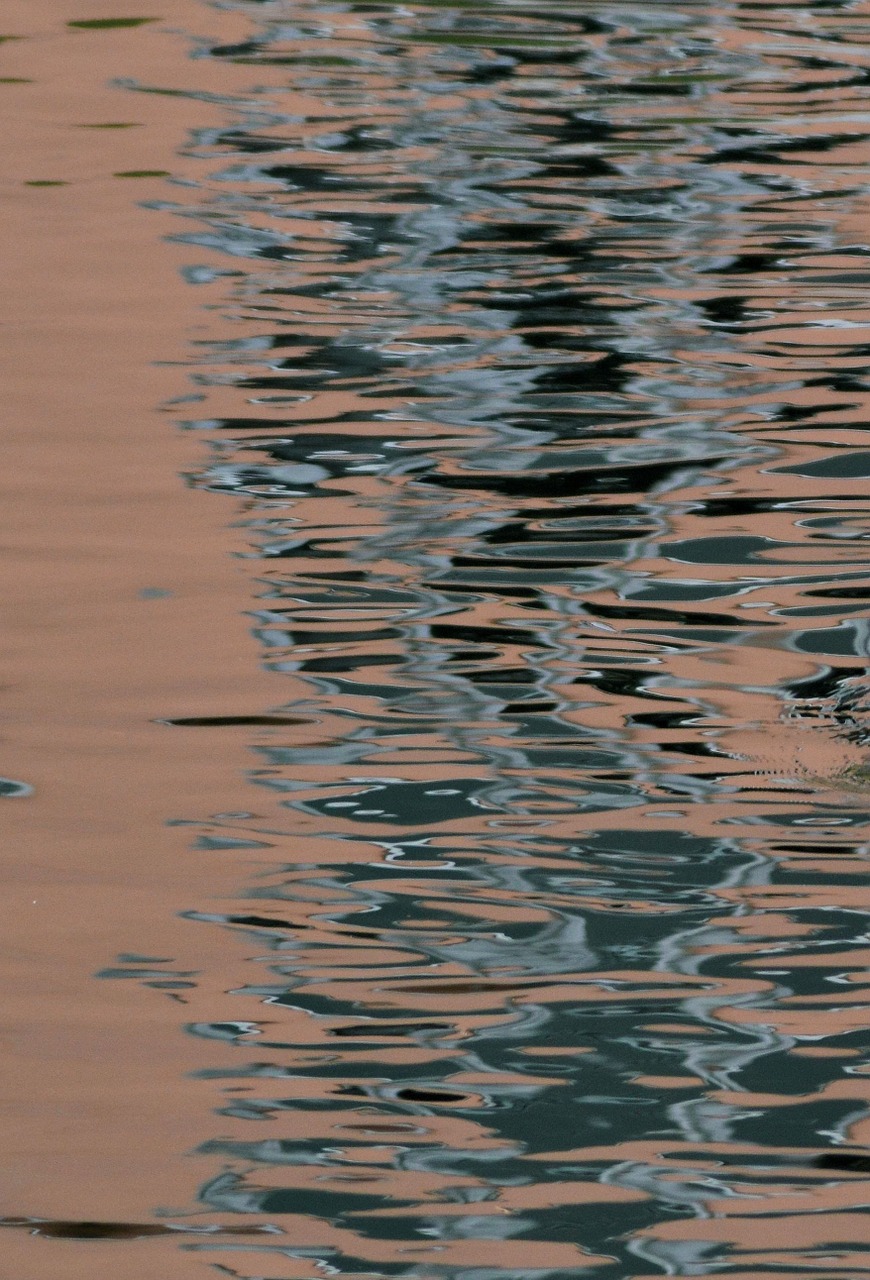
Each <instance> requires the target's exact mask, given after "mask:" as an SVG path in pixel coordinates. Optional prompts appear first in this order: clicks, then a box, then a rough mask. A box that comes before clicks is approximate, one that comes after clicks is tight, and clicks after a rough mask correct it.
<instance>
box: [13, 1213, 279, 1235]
mask: <svg viewBox="0 0 870 1280" xmlns="http://www.w3.org/2000/svg"><path fill="white" fill-rule="evenodd" d="M0 1227H18V1228H19V1229H21V1230H24V1231H30V1232H31V1233H32V1234H33V1235H36V1236H49V1237H51V1238H52V1239H55V1240H139V1239H142V1238H143V1237H144V1236H168V1235H177V1234H178V1233H179V1232H184V1233H189V1234H191V1235H233V1236H242V1235H244V1236H252V1235H262V1234H263V1232H264V1231H269V1230H270V1228H267V1227H260V1226H237V1227H218V1226H207V1227H188V1226H184V1225H183V1224H176V1223H167V1224H166V1225H162V1224H161V1223H157V1222H76V1221H72V1220H70V1221H61V1220H58V1219H42V1218H0ZM271 1230H274V1228H272V1229H271Z"/></svg>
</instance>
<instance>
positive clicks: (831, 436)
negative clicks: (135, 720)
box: [6, 0, 870, 1280]
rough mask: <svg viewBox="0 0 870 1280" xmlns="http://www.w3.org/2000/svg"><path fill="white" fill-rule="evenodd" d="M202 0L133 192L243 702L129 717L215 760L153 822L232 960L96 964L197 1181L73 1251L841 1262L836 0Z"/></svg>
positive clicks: (867, 22)
mask: <svg viewBox="0 0 870 1280" xmlns="http://www.w3.org/2000/svg"><path fill="white" fill-rule="evenodd" d="M217 7H218V8H219V9H220V11H221V12H222V13H224V14H226V13H228V12H229V13H231V14H233V15H236V16H237V17H240V18H244V20H245V24H246V29H247V31H248V35H247V37H246V38H244V39H241V40H240V41H238V42H236V43H231V44H220V43H215V42H213V41H212V42H209V41H207V40H205V39H198V40H196V41H194V43H193V48H192V51H193V55H194V63H193V64H192V65H193V66H194V67H195V66H196V62H197V60H199V61H206V62H208V63H209V64H211V65H213V66H216V67H218V68H221V67H226V68H227V74H228V75H229V70H230V68H232V69H233V77H234V78H233V83H234V84H238V83H239V76H240V75H241V76H242V78H243V79H244V81H245V84H246V88H245V89H244V91H243V92H235V91H234V92H232V93H229V92H228V93H226V94H223V95H220V94H213V95H212V96H211V97H210V98H209V97H208V96H207V95H206V96H205V98H203V95H202V94H201V93H200V94H199V97H198V98H197V94H196V92H195V91H193V90H191V91H190V95H191V96H190V102H191V103H193V102H195V101H196V102H198V105H199V106H201V105H202V102H203V101H206V102H210V104H211V106H210V111H211V114H212V116H213V123H212V124H210V125H208V126H207V127H197V128H195V129H193V130H192V132H191V134H190V137H189V139H188V142H187V144H186V145H185V146H184V148H183V151H182V155H181V156H180V157H170V158H168V159H167V162H166V168H167V169H168V170H171V171H173V172H174V173H175V174H176V181H175V183H173V182H169V183H165V184H163V185H162V186H160V187H159V188H157V189H156V190H157V192H158V194H156V195H154V196H153V198H149V199H148V201H147V202H146V203H147V204H148V206H149V208H150V209H151V210H152V211H154V212H160V213H162V214H164V215H165V214H167V213H168V214H170V215H171V216H172V217H173V219H174V225H175V231H174V232H172V233H171V234H170V243H171V244H173V245H175V246H178V245H181V246H183V251H184V254H185V255H186V265H185V275H186V278H187V279H188V281H189V282H190V283H191V284H192V285H198V286H205V292H204V294H203V296H204V297H206V298H207V299H208V302H207V306H208V307H209V308H211V309H212V310H214V309H215V308H217V311H218V313H219V317H220V319H219V325H220V326H222V328H221V333H220V335H219V336H216V337H214V336H213V337H209V338H208V339H206V340H202V341H196V342H194V343H193V345H192V346H190V347H189V348H188V349H187V350H186V351H179V353H178V359H179V361H186V362H188V363H189V364H191V365H192V366H193V367H192V369H191V374H192V383H190V384H188V385H187V387H186V388H185V387H184V386H183V385H182V386H181V390H180V391H179V393H178V399H179V400H182V401H183V403H181V404H180V405H179V406H178V407H176V408H174V409H173V413H174V414H175V415H176V416H180V414H183V421H182V424H181V425H182V427H183V428H185V429H188V430H190V431H194V432H197V433H199V434H198V435H196V436H195V437H193V438H194V439H195V441H196V442H197V443H198V445H199V456H200V458H201V465H200V466H199V467H198V468H196V469H194V470H192V471H191V472H190V474H189V475H188V477H187V480H188V483H189V484H190V486H191V487H192V488H194V489H197V490H201V489H205V490H208V491H209V492H210V493H211V494H212V495H213V496H212V497H210V498H209V502H211V503H213V504H218V505H219V504H221V503H222V502H223V504H224V505H223V507H222V511H223V513H224V517H225V519H226V520H227V521H228V522H229V521H232V522H233V523H234V524H235V525H236V526H237V528H238V529H241V531H242V533H243V535H244V550H243V551H242V552H241V555H242V560H241V563H242V565H243V567H244V570H245V572H246V574H247V575H248V580H249V583H250V597H251V598H250V613H251V615H252V619H253V623H254V628H255V635H256V637H257V639H258V642H259V643H260V644H261V645H262V650H263V655H264V656H263V661H264V664H265V667H266V669H267V670H268V671H269V672H270V673H272V675H271V677H270V683H271V686H272V688H273V690H274V695H273V703H272V705H271V706H259V705H251V706H250V707H248V708H244V709H242V710H239V708H238V707H237V706H236V707H233V708H228V709H227V711H226V713H225V714H224V713H221V712H220V711H219V710H218V711H217V712H215V711H214V709H213V708H212V707H209V708H208V709H206V710H203V711H202V713H200V714H194V713H193V712H191V713H190V714H181V713H178V714H174V713H173V712H172V709H171V708H170V709H169V710H168V711H167V713H166V715H165V722H164V723H163V725H162V731H163V732H164V733H165V734H166V735H168V736H173V737H174V736H177V735H189V739H190V740H195V741H194V742H193V745H192V747H191V749H192V750H194V751H195V750H197V749H198V750H199V751H201V752H202V753H203V754H204V756H205V757H206V758H207V757H208V753H209V752H210V751H212V750H213V749H214V748H213V745H212V744H214V743H215V741H223V740H224V739H225V738H226V736H227V735H228V734H233V735H234V739H233V740H234V741H235V742H236V743H237V746H238V767H239V768H240V769H241V768H244V767H245V756H244V748H245V744H250V753H251V754H250V755H249V756H248V757H247V761H248V766H249V786H248V788H247V794H248V796H249V806H248V808H246V809H243V810H242V809H235V808H232V809H230V810H229V811H221V812H204V811H190V810H187V811H183V812H173V813H168V814H167V818H168V819H169V820H170V821H171V822H172V823H174V824H176V826H181V827H183V828H185V838H188V839H189V842H190V843H189V849H188V852H187V854H186V855H185V856H186V857H188V858H190V859H194V860H197V865H198V866H199V869H200V873H201V876H202V883H203V885H207V883H208V880H209V877H210V875H211V874H212V873H211V871H210V870H209V868H210V867H212V866H213V865H214V863H215V862H217V863H218V864H219V867H220V883H221V886H222V888H221V890H220V891H219V892H215V893H213V894H209V893H208V892H207V891H204V892H203V894H202V896H201V898H200V899H199V900H197V901H184V902H178V904H177V907H178V910H179V911H180V912H182V914H183V917H184V919H185V920H186V921H187V924H186V926H185V927H186V928H187V929H188V930H189V931H190V935H191V940H190V942H189V943H188V949H187V954H188V955H189V956H191V955H192V956H195V955H196V950H197V946H198V945H199V944H198V941H197V939H198V938H199V937H200V936H201V934H200V932H199V931H205V933H206V934H207V936H208V938H209V942H208V944H207V945H208V947H209V953H208V954H209V955H213V954H214V953H215V943H214V939H215V937H218V938H219V939H220V941H219V946H218V948H217V949H218V951H219V953H220V955H221V957H222V962H221V965H220V967H219V969H218V968H215V969H214V970H213V971H212V972H209V970H208V967H207V966H205V967H204V968H203V969H196V968H189V967H185V966H184V965H179V963H178V962H177V961H176V960H175V959H173V958H169V957H166V956H161V955H158V954H157V953H154V954H151V952H150V949H149V948H150V945H151V944H150V943H149V940H148V937H147V936H142V937H139V938H136V939H131V944H130V945H131V953H130V954H127V955H122V956H121V957H120V958H119V959H117V960H111V957H107V967H106V968H105V969H104V970H103V971H102V972H101V974H100V976H101V977H102V978H105V979H108V980H109V981H110V982H114V981H115V980H121V979H132V980H133V982H132V983H129V984H127V986H126V987H125V990H126V991H127V992H128V998H129V1000H130V1003H131V1005H132V1004H133V1003H135V1002H138V1001H140V1000H153V999H158V998H161V999H164V1000H165V999H167V998H168V999H169V1000H171V1001H172V1002H173V1004H174V1008H175V1011H176V1012H177V1020H178V1026H179V1028H180V1027H181V1026H182V1025H183V1026H184V1029H185V1031H186V1032H187V1033H188V1034H189V1036H190V1037H193V1039H194V1042H195V1043H196V1045H197V1050H196V1052H197V1056H198V1059H199V1061H200V1064H201V1065H199V1066H198V1067H197V1069H196V1070H195V1072H194V1077H195V1079H196V1081H197V1087H198V1088H199V1089H200V1090H201V1091H204V1092H205V1093H206V1094H207V1095H208V1097H209V1099H210V1102H211V1104H212V1105H213V1106H214V1109H215V1110H214V1115H213V1116H212V1119H211V1124H212V1128H211V1129H210V1130H209V1131H208V1132H203V1133H202V1140H201V1143H200V1144H199V1145H198V1148H197V1150H196V1151H195V1153H194V1155H193V1157H192V1158H190V1157H189V1156H188V1157H186V1159H187V1176H188V1177H189V1179H190V1188H191V1190H190V1205H189V1206H188V1209H187V1211H186V1212H182V1211H181V1210H175V1209H173V1210H172V1211H171V1212H170V1211H168V1210H167V1214H166V1216H165V1217H164V1218H163V1219H161V1218H159V1217H158V1218H155V1220H154V1221H153V1222H151V1223H143V1224H141V1226H140V1227H139V1228H137V1227H136V1225H135V1224H118V1223H115V1224H114V1225H112V1224H105V1234H107V1235H110V1236H112V1235H113V1238H115V1239H116V1240H117V1239H119V1238H121V1237H124V1238H125V1239H126V1238H128V1237H129V1236H131V1235H132V1236H136V1235H137V1233H138V1234H139V1235H148V1234H150V1233H156V1234H162V1235H164V1236H165V1235H166V1234H167V1233H168V1232H170V1231H171V1232H181V1233H182V1234H181V1235H180V1236H179V1244H180V1248H181V1249H182V1250H184V1251H186V1253H188V1254H190V1253H193V1254H195V1255H196V1259H197V1260H198V1261H199V1262H200V1263H201V1265H202V1266H204V1267H207V1268H215V1269H216V1270H217V1272H218V1273H219V1274H223V1275H229V1276H233V1277H240V1278H241V1277H244V1278H246V1280H254V1278H255V1277H268V1278H269V1280H294V1278H296V1277H305V1278H306V1280H307V1278H309V1277H311V1278H313V1277H317V1276H321V1275H350V1276H359V1277H386V1276H390V1277H392V1276H395V1277H403V1278H405V1277H407V1278H409V1280H410V1278H413V1280H436V1278H437V1280H544V1278H546V1280H568V1278H569V1277H574V1276H577V1275H585V1274H589V1275H593V1274H595V1275H598V1274H600V1275H601V1276H602V1280H607V1278H608V1277H612V1278H613V1280H617V1278H618V1280H622V1278H625V1280H648V1278H650V1277H654V1276H661V1275H667V1276H673V1277H689V1276H707V1275H711V1276H712V1275H716V1276H720V1275H721V1276H727V1277H730V1278H732V1280H755V1278H756V1277H761V1276H766V1275H771V1276H776V1277H779V1278H780V1280H797V1277H806V1276H812V1277H816V1278H817V1280H833V1278H834V1277H838V1278H840V1280H854V1278H855V1277H858V1276H860V1275H863V1274H866V1273H868V1272H870V1223H868V1217H867V1212H866V1211H867V1207H868V1204H870V1192H868V1173H870V1151H868V1146H870V1121H868V1118H867V1106H866V1104H867V1099H868V1090H870V1080H868V1067H867V1065H866V1059H865V1058H864V1057H862V1053H863V1050H864V1049H865V1048H866V1038H867V1021H868V1015H867V982H868V976H867V974H868V959H870V940H868V936H867V919H866V911H867V907H868V893H867V879H866V874H867V858H868V845H867V819H868V794H870V766H868V746H867V743H868V737H870V734H868V728H867V726H868V723H870V716H868V712H870V702H868V694H867V684H866V671H867V655H868V637H870V632H868V621H867V605H868V600H870V578H868V555H867V538H868V526H867V519H866V517H867V507H868V496H867V495H868V488H867V480H868V476H870V434H868V428H867V423H868V406H870V381H868V375H867V370H868V356H870V306H868V285H870V238H868V228H870V4H868V3H866V0H857V2H855V3H847V2H840V0H818V2H816V3H811V2H806V3H801V2H798V3H791V4H789V5H783V4H779V3H766V2H764V0H758V2H756V0H753V2H752V3H749V2H747V3H733V4H716V3H701V2H700V0H697V2H694V0H681V2H678V3H673V4H670V3H669V4H665V3H661V2H649V0H647V3H644V4H640V3H635V2H634V0H625V2H619V0H613V2H612V3H607V2H605V0H587V2H585V3H584V2H583V0H572V2H571V3H564V2H561V0H517V2H516V3H511V2H506V0H489V2H487V0H470V2H469V3H455V2H451V0H429V2H428V3H426V2H424V0H412V2H411V3H403V4H401V5H398V4H381V3H340V4H338V3H336V4H334V3H329V2H322V0H318V2H317V3H311V2H309V0H265V2H263V3H260V2H257V3H255V2H254V0H225V2H222V3H221V4H220V5H219V6H217ZM131 38H132V37H131ZM119 83H120V84H121V86H122V87H123V88H124V89H125V91H126V93H127V94H128V97H127V99H126V101H127V102H128V103H131V104H133V105H132V106H131V107H130V110H131V111H132V110H134V109H135V106H136V103H137V102H138V101H139V100H140V97H139V95H146V94H160V93H167V92H170V90H167V89H166V86H165V85H164V84H161V83H160V82H159V80H154V81H153V82H152V81H147V82H146V81H144V80H141V79H136V78H134V77H126V78H120V79H119ZM211 83H214V75H213V74H212V78H211ZM171 92H172V93H174V94H176V95H178V94H181V95H182V96H184V91H182V90H179V89H177V88H176V89H172V90H171ZM119 172H120V171H119ZM179 183H180V185H179ZM179 383H180V384H181V379H179ZM191 500H192V495H191ZM216 625H217V626H220V625H221V624H220V620H219V619H218V620H217V621H216ZM249 661H250V663H252V664H253V663H254V662H255V661H256V658H255V655H254V651H253V648H252V651H251V654H250V655H249ZM23 803H27V801H26V800H25V801H23ZM228 882H229V883H231V884H232V885H234V886H235V888H234V889H233V891H232V892H229V891H227V889H226V885H227V883H228ZM203 945H206V944H205V941H204V940H203ZM136 984H142V986H143V987H144V988H146V990H143V991H139V990H138V989H137V986H136ZM218 1042H220V1043H218ZM227 1046H229V1047H230V1048H231V1050H232V1052H231V1053H230V1054H229V1055H228V1054H227V1053H226V1052H225V1050H226V1048H227ZM155 1052H156V1053H159V1046H158V1047H157V1048H156V1049H155ZM170 1122H171V1121H170ZM181 1154H182V1153H181V1152H179V1157H181ZM161 1222H163V1223H164V1225H162V1226H161V1225H160V1224H161ZM6 1225H9V1226H10V1227H22V1226H24V1227H26V1228H27V1229H29V1230H34V1231H36V1232H37V1233H40V1234H43V1235H49V1236H51V1235H54V1236H59V1235H60V1236H63V1235H66V1236H72V1237H73V1238H82V1239H84V1238H89V1239H90V1238H93V1237H94V1236H95V1235H99V1233H100V1226H99V1224H94V1223H80V1224H78V1231H77V1225H76V1223H73V1222H66V1223H61V1222H39V1221H36V1220H35V1218H34V1219H17V1218H16V1219H9V1220H8V1221H7V1224H6ZM202 1232H208V1233H210V1235H213V1236H214V1238H213V1239H212V1238H208V1239H205V1240H203V1239H199V1238H197V1233H200V1234H201V1233H202ZM236 1236H244V1238H239V1239H236V1238H235V1237H236ZM52 1247H54V1248H60V1247H68V1246H66V1245H60V1244H58V1245H54V1246H52ZM106 1247H109V1246H106ZM112 1247H113V1248H116V1249H123V1248H124V1247H125V1246H124V1245H121V1244H116V1245H115V1246H112ZM166 1274H171V1266H170V1269H169V1270H168V1271H167V1272H166Z"/></svg>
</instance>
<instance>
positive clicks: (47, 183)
mask: <svg viewBox="0 0 870 1280" xmlns="http://www.w3.org/2000/svg"><path fill="white" fill-rule="evenodd" d="M24 185H25V187H68V186H69V183H68V182H64V181H62V180H61V179H60V178H31V180H30V181H29V182H25V184H24Z"/></svg>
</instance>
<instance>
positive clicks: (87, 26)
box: [66, 18, 160, 31]
mask: <svg viewBox="0 0 870 1280" xmlns="http://www.w3.org/2000/svg"><path fill="white" fill-rule="evenodd" d="M159 21H160V19H159V18H76V19H75V21H73V22H68V23H67V24H66V25H67V26H68V27H72V28H73V29H74V30H76V31H117V30H118V28H119V27H144V26H145V23H146V22H159Z"/></svg>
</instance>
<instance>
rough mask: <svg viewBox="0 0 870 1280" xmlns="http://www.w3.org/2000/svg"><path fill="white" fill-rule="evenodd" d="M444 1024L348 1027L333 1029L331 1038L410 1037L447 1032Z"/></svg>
mask: <svg viewBox="0 0 870 1280" xmlns="http://www.w3.org/2000/svg"><path fill="white" fill-rule="evenodd" d="M449 1030H450V1025H449V1024H448V1023H446V1022H389V1023H385V1024H384V1025H383V1026H378V1025H377V1023H367V1024H364V1025H356V1026H350V1027H333V1029H332V1030H331V1031H330V1033H329V1034H330V1035H331V1036H410V1035H413V1034H414V1032H415V1031H449Z"/></svg>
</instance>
